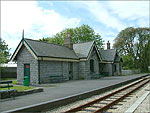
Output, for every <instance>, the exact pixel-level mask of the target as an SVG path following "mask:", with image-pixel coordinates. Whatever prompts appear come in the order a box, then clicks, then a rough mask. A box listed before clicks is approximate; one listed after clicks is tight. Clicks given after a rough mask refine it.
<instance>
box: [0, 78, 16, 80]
mask: <svg viewBox="0 0 150 113" xmlns="http://www.w3.org/2000/svg"><path fill="white" fill-rule="evenodd" d="M0 80H16V78H0Z"/></svg>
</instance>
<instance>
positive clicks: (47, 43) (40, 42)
mask: <svg viewBox="0 0 150 113" xmlns="http://www.w3.org/2000/svg"><path fill="white" fill-rule="evenodd" d="M24 39H27V40H31V41H36V42H40V43H46V44H52V45H57V46H61V47H65V48H68V47H66V46H64V45H60V44H55V43H49V42H43V41H39V40H33V39H29V38H24ZM68 49H70V48H68Z"/></svg>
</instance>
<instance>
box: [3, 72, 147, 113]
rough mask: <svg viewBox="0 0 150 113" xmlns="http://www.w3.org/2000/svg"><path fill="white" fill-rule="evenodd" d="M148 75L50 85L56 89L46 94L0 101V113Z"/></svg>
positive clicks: (46, 89)
mask: <svg viewBox="0 0 150 113" xmlns="http://www.w3.org/2000/svg"><path fill="white" fill-rule="evenodd" d="M144 75H146V74H137V75H132V76H112V77H105V78H101V79H97V80H76V81H68V82H64V83H57V84H50V85H54V86H55V87H43V88H44V92H41V93H35V94H30V95H25V96H19V97H16V99H15V100H12V99H9V100H5V101H0V112H2V111H8V110H12V109H16V108H20V107H25V106H28V105H33V104H37V103H41V102H45V101H50V100H55V99H58V98H62V97H66V96H70V95H74V94H78V93H83V92H85V91H88V90H94V89H97V88H103V87H106V86H110V85H114V84H117V83H120V82H123V81H127V80H131V79H134V78H137V77H140V76H144Z"/></svg>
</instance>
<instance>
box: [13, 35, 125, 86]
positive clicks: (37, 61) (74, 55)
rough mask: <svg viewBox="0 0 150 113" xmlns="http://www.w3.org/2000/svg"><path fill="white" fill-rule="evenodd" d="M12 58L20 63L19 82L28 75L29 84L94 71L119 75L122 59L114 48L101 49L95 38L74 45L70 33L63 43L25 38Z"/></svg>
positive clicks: (80, 76)
mask: <svg viewBox="0 0 150 113" xmlns="http://www.w3.org/2000/svg"><path fill="white" fill-rule="evenodd" d="M107 45H108V46H110V44H109V42H108V44H107ZM11 61H15V62H17V80H18V83H19V84H23V80H24V77H25V76H28V77H29V78H30V85H37V84H41V83H51V78H52V77H55V78H58V79H59V78H60V79H62V78H63V79H66V80H76V79H91V78H92V76H94V75H95V74H105V75H109V76H112V75H118V74H121V62H122V60H121V58H120V57H119V55H118V54H117V51H116V50H115V49H110V47H108V48H107V50H100V51H99V50H98V48H97V46H96V44H95V42H94V41H90V42H85V43H79V44H73V43H72V39H71V37H70V35H69V34H68V35H67V36H66V38H65V39H64V45H63V46H62V45H58V44H52V43H46V42H41V41H37V40H32V39H27V38H24V37H23V38H22V40H21V41H20V43H19V44H18V46H17V48H16V50H15V52H14V53H13V55H12V57H11Z"/></svg>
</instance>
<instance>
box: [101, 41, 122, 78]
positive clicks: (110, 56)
mask: <svg viewBox="0 0 150 113" xmlns="http://www.w3.org/2000/svg"><path fill="white" fill-rule="evenodd" d="M99 52H100V54H101V59H102V62H100V73H101V74H104V75H108V76H110V75H111V76H114V75H121V71H122V65H121V64H122V58H121V57H120V56H119V55H118V53H117V49H110V43H109V41H108V43H107V49H106V50H99Z"/></svg>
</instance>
